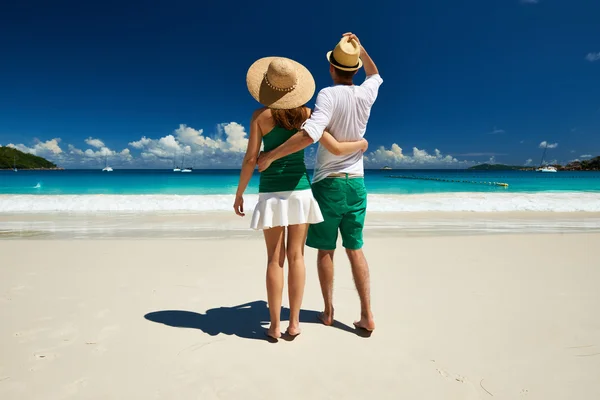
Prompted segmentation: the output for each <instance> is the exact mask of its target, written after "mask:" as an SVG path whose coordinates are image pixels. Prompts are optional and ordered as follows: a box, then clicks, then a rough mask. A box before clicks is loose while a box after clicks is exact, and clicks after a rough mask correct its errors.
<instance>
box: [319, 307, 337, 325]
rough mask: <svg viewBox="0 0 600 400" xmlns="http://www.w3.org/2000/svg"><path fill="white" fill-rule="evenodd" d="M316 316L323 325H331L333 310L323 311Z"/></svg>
mask: <svg viewBox="0 0 600 400" xmlns="http://www.w3.org/2000/svg"><path fill="white" fill-rule="evenodd" d="M317 318H319V321H321V323H322V324H323V325H326V326H331V325H333V310H331V312H327V311H323V312H321V313H319V315H317Z"/></svg>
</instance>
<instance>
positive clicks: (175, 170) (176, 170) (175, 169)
mask: <svg viewBox="0 0 600 400" xmlns="http://www.w3.org/2000/svg"><path fill="white" fill-rule="evenodd" d="M175 157H177V154H175V155H174V156H173V172H181V168H179V167H178V166H177V165H175Z"/></svg>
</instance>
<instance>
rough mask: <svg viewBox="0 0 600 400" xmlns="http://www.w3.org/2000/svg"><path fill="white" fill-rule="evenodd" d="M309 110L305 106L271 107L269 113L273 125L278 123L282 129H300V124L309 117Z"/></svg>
mask: <svg viewBox="0 0 600 400" xmlns="http://www.w3.org/2000/svg"><path fill="white" fill-rule="evenodd" d="M309 114H310V112H309V110H308V108H306V107H305V106H300V107H296V108H290V109H289V110H276V109H274V108H272V109H271V115H272V116H273V121H275V125H279V126H281V127H282V128H284V129H287V130H290V131H291V130H293V129H300V126H301V125H302V124H303V123H304V121H306V120H307V119H308V117H309Z"/></svg>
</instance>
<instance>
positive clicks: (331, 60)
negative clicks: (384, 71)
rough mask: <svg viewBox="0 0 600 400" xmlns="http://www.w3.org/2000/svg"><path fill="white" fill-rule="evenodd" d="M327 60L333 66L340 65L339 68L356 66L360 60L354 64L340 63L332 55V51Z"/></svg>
mask: <svg viewBox="0 0 600 400" xmlns="http://www.w3.org/2000/svg"><path fill="white" fill-rule="evenodd" d="M329 62H330V63H331V64H333V66H334V67H340V68H357V69H358V66H359V65H360V62H357V63H356V65H342V64H340V63H339V62H338V61H337V60H336V59H335V57H334V56H333V53H331V55H330V56H329Z"/></svg>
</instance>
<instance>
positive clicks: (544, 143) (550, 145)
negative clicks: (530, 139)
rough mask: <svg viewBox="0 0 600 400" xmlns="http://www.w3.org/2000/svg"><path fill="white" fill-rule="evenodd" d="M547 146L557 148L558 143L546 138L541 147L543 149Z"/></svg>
mask: <svg viewBox="0 0 600 400" xmlns="http://www.w3.org/2000/svg"><path fill="white" fill-rule="evenodd" d="M545 147H548V148H549V149H555V148H557V147H558V143H548V142H546V141H545V140H544V141H543V142H542V143H540V145H539V148H540V149H543V148H545Z"/></svg>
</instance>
